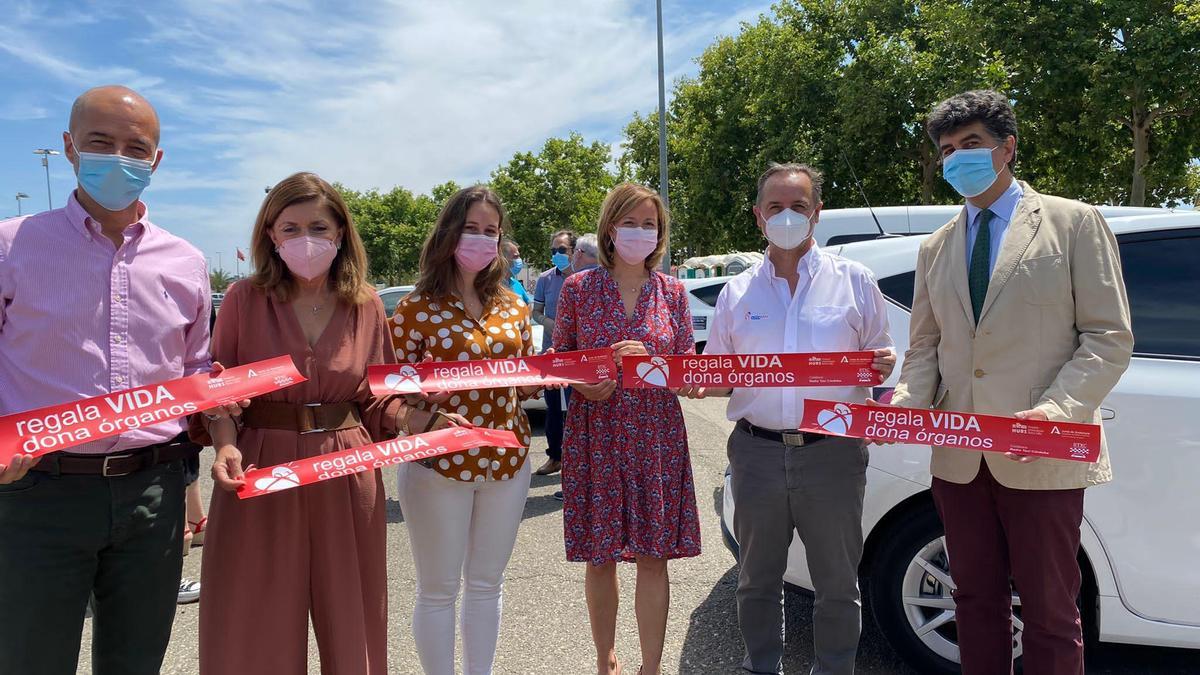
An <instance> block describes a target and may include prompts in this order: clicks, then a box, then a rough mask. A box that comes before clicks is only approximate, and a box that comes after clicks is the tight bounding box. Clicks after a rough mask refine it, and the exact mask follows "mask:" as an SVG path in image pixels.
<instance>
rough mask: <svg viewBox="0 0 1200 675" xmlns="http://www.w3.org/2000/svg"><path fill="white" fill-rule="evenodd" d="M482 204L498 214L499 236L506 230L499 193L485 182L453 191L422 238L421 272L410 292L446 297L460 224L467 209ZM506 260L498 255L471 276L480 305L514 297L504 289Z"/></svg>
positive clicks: (455, 268) (455, 269) (450, 289)
mask: <svg viewBox="0 0 1200 675" xmlns="http://www.w3.org/2000/svg"><path fill="white" fill-rule="evenodd" d="M480 202H482V203H484V204H487V205H489V206H491V207H492V208H494V209H496V212H497V213H499V214H500V235H501V236H503V235H504V234H505V232H507V230H508V214H507V212H505V210H504V205H503V204H501V203H500V196H499V195H497V194H496V193H495V192H494V191H493V190H492V189H491V188H489V187H487V186H486V185H472V186H471V187H465V188H463V189H461V190H459V191H458V192H455V193H454V195H453V196H451V197H450V199H448V200H446V205H445V206H443V207H442V211H441V213H439V214H438V219H437V223H436V224H435V225H434V226H433V230H431V231H430V232H429V236H428V237H427V238H426V239H425V246H424V247H423V248H422V249H421V275H420V277H419V278H418V279H417V285H416V288H415V289H414V290H413V293H414V294H418V295H427V296H429V297H431V298H435V299H445V298H448V297H450V295H452V294H453V293H454V291H455V287H456V283H455V280H456V279H457V277H458V261H457V260H455V258H454V251H455V250H456V249H457V248H458V240H459V239H461V238H462V230H463V225H465V224H466V222H467V211H468V210H470V208H471V207H472V206H473V205H475V204H477V203H480ZM508 277H509V272H508V261H507V260H505V259H504V256H502V255H500V254H499V244H497V254H496V259H495V260H493V261H492V262H491V264H489V265H488V266H487V267H485V268H483V269H482V270H480V271H479V274H477V275H475V292H476V293H478V294H479V300H480V301H481V302H482V303H483V306H484V307H490V306H492V305H493V304H495V303H496V302H497V301H499V300H500V299H501V298H507V297H508V296H512V297H516V296H515V295H514V294H513V293H512V291H510V290H509V289H508V283H507V282H508Z"/></svg>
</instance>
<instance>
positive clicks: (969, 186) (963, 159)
mask: <svg viewBox="0 0 1200 675" xmlns="http://www.w3.org/2000/svg"><path fill="white" fill-rule="evenodd" d="M995 151H996V148H971V149H970V150H955V151H954V152H953V153H952V154H951V155H950V156H949V157H947V158H946V159H945V160H944V161H943V162H942V177H943V178H945V179H946V182H947V183H949V184H950V187H953V188H954V191H955V192H957V193H958V194H960V195H962V196H964V197H975V196H977V195H981V194H983V193H984V192H986V191H987V189H988V188H990V187H991V186H992V184H993V183H995V182H996V176H997V174H996V169H995V167H993V166H992V153H993V152H995Z"/></svg>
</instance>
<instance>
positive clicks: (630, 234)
mask: <svg viewBox="0 0 1200 675" xmlns="http://www.w3.org/2000/svg"><path fill="white" fill-rule="evenodd" d="M613 246H615V247H616V249H617V255H619V256H621V260H624V261H625V262H627V263H629V264H630V265H641V264H642V263H644V262H646V257H647V256H649V255H650V254H651V253H654V249H656V248H658V230H643V229H642V228H640V227H617V228H613Z"/></svg>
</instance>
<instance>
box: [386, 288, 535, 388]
mask: <svg viewBox="0 0 1200 675" xmlns="http://www.w3.org/2000/svg"><path fill="white" fill-rule="evenodd" d="M414 288H416V287H415V286H389V287H388V288H382V289H380V290H379V291H378V293H379V299H380V300H383V311H384V314H386V315H387V316H389V317H390V316H391V315H393V314H395V313H396V305H399V304H400V301H401V300H403V299H404V297H405V296H407V295H408V294H409V293H412V292H413V289H414ZM530 334H531V335H532V337H533V344H535V345H537V346H538V351H539V352H540V351H541V350H542V327H541V326H539V325H537V324H534V325H533V330H532V331H530ZM521 407H522V408H524V409H526V410H545V409H546V400H545V399H544V398H542V397H541V396H538V397H537V398H531V399H526V401H525V402H524V403H522V404H521Z"/></svg>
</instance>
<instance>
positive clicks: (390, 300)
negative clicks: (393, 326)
mask: <svg viewBox="0 0 1200 675" xmlns="http://www.w3.org/2000/svg"><path fill="white" fill-rule="evenodd" d="M406 295H408V294H407V293H405V292H404V291H392V292H391V293H383V294H382V295H380V296H379V299H380V300H382V301H383V311H384V313H385V314H386V315H387V316H391V315H393V314H395V313H396V305H398V304H400V301H401V300H403V299H404V296H406Z"/></svg>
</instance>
